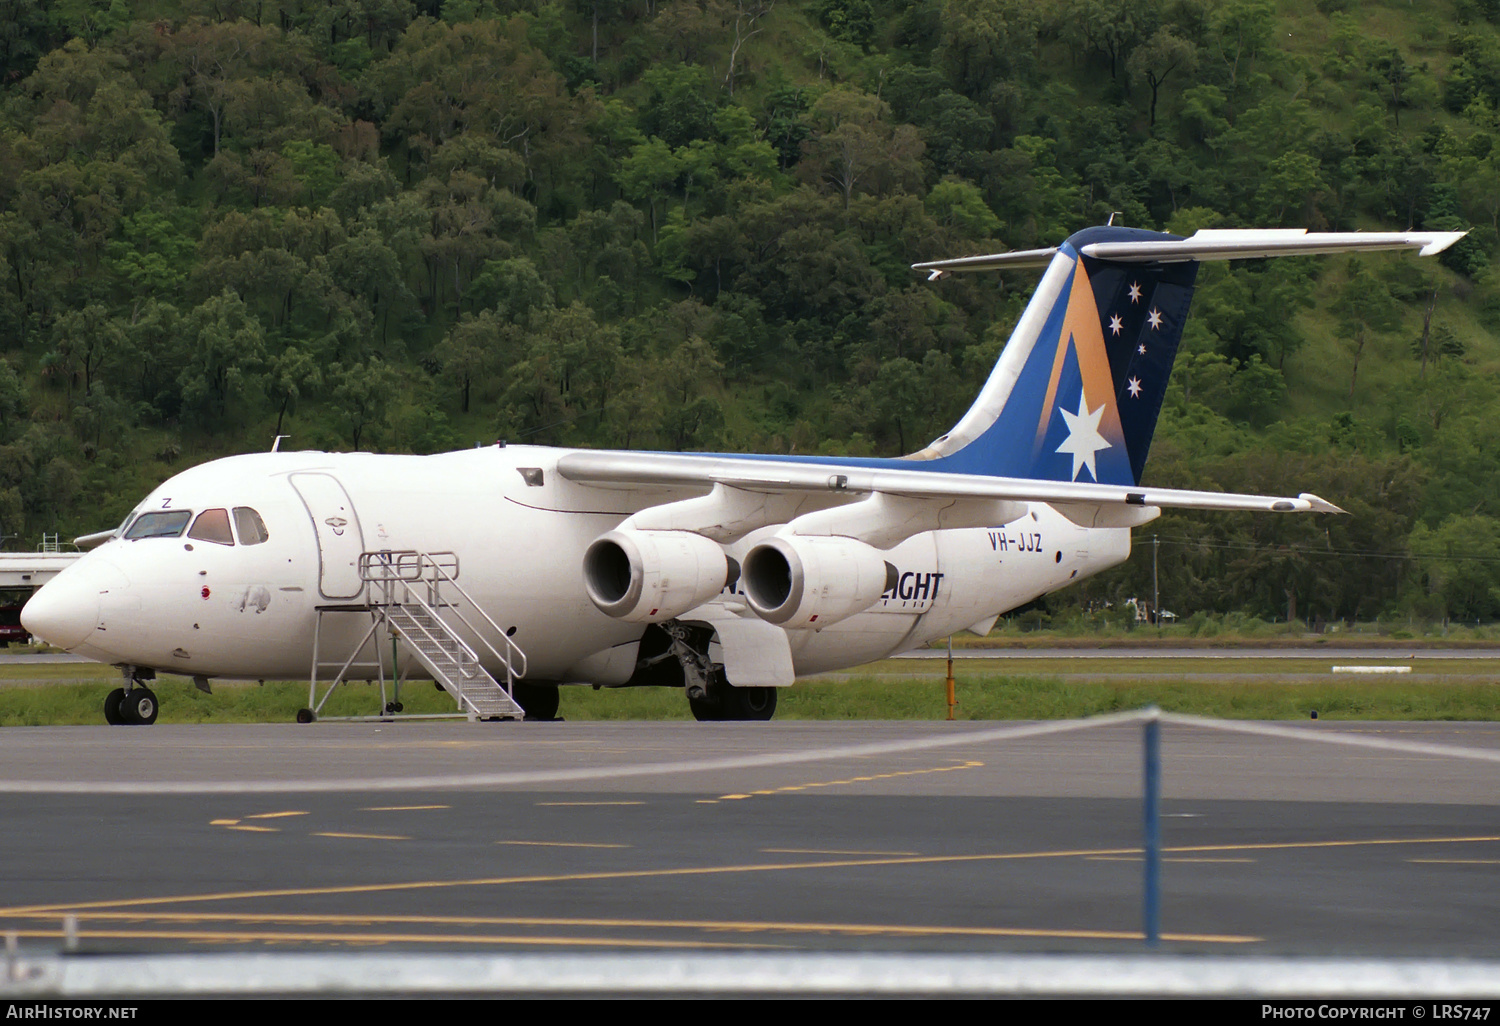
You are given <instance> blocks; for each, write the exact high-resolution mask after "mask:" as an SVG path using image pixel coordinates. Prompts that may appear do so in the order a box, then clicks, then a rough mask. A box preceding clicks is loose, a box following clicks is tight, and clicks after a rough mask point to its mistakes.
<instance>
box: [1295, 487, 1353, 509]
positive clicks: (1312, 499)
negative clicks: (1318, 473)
mask: <svg viewBox="0 0 1500 1026" xmlns="http://www.w3.org/2000/svg"><path fill="white" fill-rule="evenodd" d="M1297 498H1299V499H1301V500H1302V501H1303V502H1305V503H1307V508H1308V509H1309V510H1310V511H1312V512H1313V513H1348V512H1349V511H1348V510H1344V509H1340V508H1339V507H1337V506H1335V505H1334V504H1333V503H1331V502H1329V501H1328V500H1327V499H1320V498H1319V497H1318V496H1316V495H1314V494H1312V493H1311V492H1303V493H1302V494H1301V495H1299V496H1297Z"/></svg>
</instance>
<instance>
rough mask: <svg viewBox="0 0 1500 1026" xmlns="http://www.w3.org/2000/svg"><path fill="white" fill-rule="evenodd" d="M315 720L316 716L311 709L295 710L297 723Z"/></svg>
mask: <svg viewBox="0 0 1500 1026" xmlns="http://www.w3.org/2000/svg"><path fill="white" fill-rule="evenodd" d="M317 718H318V714H317V713H315V712H313V711H312V710H311V709H298V710H297V722H298V723H311V722H313V721H314V720H316V719H317Z"/></svg>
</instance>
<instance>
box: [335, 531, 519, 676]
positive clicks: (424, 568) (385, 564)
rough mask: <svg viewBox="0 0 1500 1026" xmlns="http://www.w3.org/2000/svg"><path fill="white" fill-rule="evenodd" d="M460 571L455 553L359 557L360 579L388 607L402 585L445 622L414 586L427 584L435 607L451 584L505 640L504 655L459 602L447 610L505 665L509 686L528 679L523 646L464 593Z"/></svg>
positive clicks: (408, 552) (400, 552) (404, 591)
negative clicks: (373, 587)
mask: <svg viewBox="0 0 1500 1026" xmlns="http://www.w3.org/2000/svg"><path fill="white" fill-rule="evenodd" d="M450 568H451V572H450ZM458 572H459V564H458V554H457V553H455V552H419V551H417V550H415V549H395V550H383V551H375V552H361V553H360V554H359V576H360V579H361V580H364V581H369V582H371V583H373V584H377V585H379V586H380V588H381V591H382V596H383V598H384V602H385V604H387V605H389V604H391V603H392V602H393V601H394V599H395V591H396V588H397V586H399V587H400V589H401V592H402V594H403V596H404V597H405V599H406V600H407V601H413V600H414V601H416V602H417V603H418V604H419V605H420V606H421V607H422V609H423V610H424V611H426V612H427V613H428V614H429V615H430V616H433V617H435V618H437V619H442V618H441V617H440V616H439V615H438V613H437V612H435V611H434V610H433V608H432V606H431V605H429V604H428V602H426V601H424V600H423V599H422V598H421V597H420V596H418V595H417V594H416V589H415V588H414V587H412V585H414V584H423V583H425V584H426V585H427V592H428V595H429V597H430V598H431V599H432V601H433V603H434V604H436V603H438V589H440V588H441V587H442V586H443V585H444V584H448V585H452V587H453V589H454V590H455V591H457V592H458V594H459V595H461V596H462V597H463V599H464V601H465V602H467V603H468V604H469V606H470V607H471V608H472V609H473V610H474V611H475V612H476V613H478V614H479V615H480V617H482V618H483V619H484V622H485V623H486V624H488V625H489V627H490V628H491V630H492V631H493V632H494V633H493V635H492V636H493V637H497V638H500V639H501V640H502V641H503V643H504V645H505V651H504V652H502V651H500V650H499V649H497V648H496V647H495V646H494V645H493V644H492V643H491V642H490V640H489V636H486V633H485V632H484V631H482V630H479V629H477V628H476V627H475V626H474V624H473V623H472V622H471V621H470V620H469V618H468V617H467V616H465V615H464V611H463V609H462V607H460V606H459V605H457V604H456V603H454V604H446V603H444V605H446V606H447V608H449V609H452V610H453V612H454V615H456V616H457V617H458V619H459V621H460V622H462V623H463V625H464V626H465V627H467V628H468V629H469V631H470V633H472V634H473V635H474V636H475V637H476V638H478V639H479V641H480V643H481V644H483V645H484V647H485V648H487V649H489V651H490V654H491V655H493V656H494V657H495V658H496V659H497V660H498V661H499V662H500V663H502V664H503V665H504V666H505V674H506V678H507V679H506V683H507V684H510V683H513V682H514V681H515V679H516V678H517V677H524V676H526V670H527V660H526V653H525V651H524V650H522V648H521V646H520V645H517V644H516V643H515V642H514V641H513V640H511V637H510V635H508V634H507V633H506V632H505V631H504V630H503V629H502V628H501V627H500V625H499V624H498V623H496V622H495V621H494V618H493V617H491V616H490V615H489V614H488V613H486V612H485V611H484V607H483V606H481V605H480V604H479V603H478V602H476V601H474V597H473V596H472V595H470V594H469V593H468V592H467V591H466V590H464V587H463V585H461V584H459V583H458V581H457V579H456V578H457V576H458ZM423 630H424V633H428V635H429V637H430V636H431V634H430V632H427V631H426V628H423ZM455 640H457V641H458V642H459V644H461V645H463V647H464V650H465V651H466V652H468V653H469V655H470V656H471V657H472V658H473V659H474V661H475V662H478V661H479V656H478V655H477V654H475V652H474V650H473V649H472V648H470V647H469V646H468V645H467V644H466V643H465V642H464V641H463V639H461V638H457V637H456V636H455ZM517 662H519V663H520V669H519V670H517V669H516V664H517ZM505 690H506V692H507V693H509V691H510V688H508V687H507V688H506V689H505Z"/></svg>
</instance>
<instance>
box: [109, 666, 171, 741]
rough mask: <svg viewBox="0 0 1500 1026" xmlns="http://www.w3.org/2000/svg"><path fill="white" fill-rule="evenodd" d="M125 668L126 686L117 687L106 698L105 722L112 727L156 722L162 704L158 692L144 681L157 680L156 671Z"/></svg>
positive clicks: (131, 667) (133, 667) (144, 724)
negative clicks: (157, 696)
mask: <svg viewBox="0 0 1500 1026" xmlns="http://www.w3.org/2000/svg"><path fill="white" fill-rule="evenodd" d="M123 669H124V675H125V686H124V687H120V688H115V689H114V690H113V691H111V692H110V693H109V694H108V695H106V696H105V698H104V722H105V723H108V724H109V725H110V726H112V727H118V726H147V725H149V724H152V723H155V722H156V715H157V713H158V712H160V711H161V706H160V704H159V703H158V702H157V700H156V692H154V691H152V690H151V689H150V688H148V687H147V686H146V685H145V683H144V681H148V680H155V679H156V671H155V670H151V669H145V668H140V667H135V666H126V667H124V668H123Z"/></svg>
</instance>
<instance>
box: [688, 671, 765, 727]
mask: <svg viewBox="0 0 1500 1026" xmlns="http://www.w3.org/2000/svg"><path fill="white" fill-rule="evenodd" d="M688 708H690V709H692V710H693V719H695V720H698V721H699V722H705V721H709V720H769V719H770V718H771V717H772V716H774V715H776V689H775V688H737V687H734V686H733V685H731V684H730V683H729V682H728V681H726V680H725V679H724V674H723V672H722V671H720V672H716V673H715V674H714V675H713V677H712V678H710V679H709V681H708V686H707V687H706V688H704V690H703V694H702V695H700V696H699V697H696V698H695V697H694V696H693V693H692V692H691V691H689V692H688Z"/></svg>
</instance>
